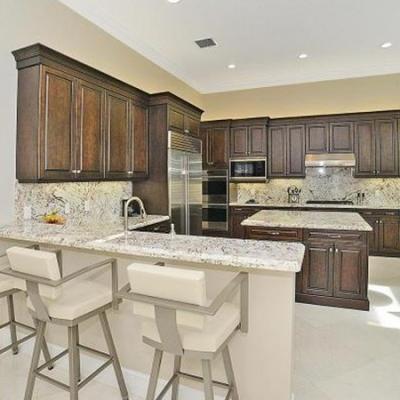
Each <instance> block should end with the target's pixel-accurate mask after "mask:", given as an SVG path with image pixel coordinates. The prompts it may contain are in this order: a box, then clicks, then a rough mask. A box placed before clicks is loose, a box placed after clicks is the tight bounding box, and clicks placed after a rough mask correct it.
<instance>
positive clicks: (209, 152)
mask: <svg viewBox="0 0 400 400" xmlns="http://www.w3.org/2000/svg"><path fill="white" fill-rule="evenodd" d="M229 131H230V127H229V121H228V122H226V123H225V122H223V121H217V122H215V123H214V124H213V123H212V122H211V123H208V122H207V123H204V124H202V128H201V138H202V142H203V168H204V169H208V170H211V169H227V168H228V164H229Z"/></svg>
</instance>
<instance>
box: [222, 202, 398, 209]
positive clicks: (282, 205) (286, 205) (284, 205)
mask: <svg viewBox="0 0 400 400" xmlns="http://www.w3.org/2000/svg"><path fill="white" fill-rule="evenodd" d="M229 205H230V206H231V207H264V208H268V207H271V208H329V209H335V208H344V209H346V208H348V209H360V210H400V205H394V204H390V205H389V204H379V205H357V204H306V203H294V204H292V203H239V202H232V203H229Z"/></svg>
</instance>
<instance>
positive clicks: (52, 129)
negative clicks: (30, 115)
mask: <svg viewBox="0 0 400 400" xmlns="http://www.w3.org/2000/svg"><path fill="white" fill-rule="evenodd" d="M76 84H77V82H76V80H75V79H74V78H73V77H71V76H69V75H67V74H65V73H62V72H59V71H57V70H53V69H52V68H48V67H43V70H42V80H41V85H42V87H41V95H42V100H41V121H40V122H41V123H40V177H39V178H40V179H42V180H55V181H57V180H71V179H74V178H75V177H76V174H74V173H73V170H75V169H76V168H75V151H74V148H75V118H76V112H75V110H76V100H75V92H76ZM31 150H32V151H36V150H35V149H31Z"/></svg>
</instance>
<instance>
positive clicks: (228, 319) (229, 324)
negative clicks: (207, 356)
mask: <svg viewBox="0 0 400 400" xmlns="http://www.w3.org/2000/svg"><path fill="white" fill-rule="evenodd" d="M239 324H240V309H239V307H238V306H237V305H235V304H232V303H225V304H223V305H222V307H221V308H220V309H219V310H218V312H217V313H216V314H215V315H214V316H212V317H209V316H208V317H205V318H204V326H203V328H202V329H201V330H200V329H193V328H191V327H188V326H185V325H180V324H179V323H178V332H179V335H180V338H181V343H182V348H183V350H186V351H198V352H212V353H214V352H216V351H217V350H218V349H219V348H220V347H221V346H222V344H223V343H224V342H225V341H226V340H227V339H228V338H229V337H230V336H231V335H232V332H234V331H235V330H236V328H237V327H238V325H239ZM142 335H143V336H144V337H147V338H149V339H151V340H153V341H155V342H161V338H160V334H159V331H158V328H157V324H156V323H155V321H144V322H143V324H142Z"/></svg>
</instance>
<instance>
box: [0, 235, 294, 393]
mask: <svg viewBox="0 0 400 400" xmlns="http://www.w3.org/2000/svg"><path fill="white" fill-rule="evenodd" d="M17 243H18V242H15V241H6V242H2V244H4V246H3V248H7V247H10V246H13V245H15V244H17ZM21 244H22V245H26V244H27V242H22V243H21ZM238 244H239V243H238ZM57 247H59V246H57ZM60 247H61V248H63V246H62V245H61V246H60ZM63 253H64V268H65V274H68V273H71V272H73V271H75V270H77V269H79V268H81V267H82V266H84V265H86V264H88V263H92V262H95V261H98V260H100V259H103V258H104V257H105V256H110V255H112V254H111V253H110V252H100V251H93V252H90V251H89V252H88V251H84V252H83V251H80V250H72V249H69V250H68V249H66V248H65V247H64V250H63ZM114 255H115V254H114ZM135 261H141V262H143V261H145V262H147V263H149V264H150V263H151V264H153V263H155V262H156V261H159V259H158V258H154V257H147V258H146V257H135V256H134V255H132V256H118V264H119V271H120V277H119V278H120V286H122V285H124V284H125V283H126V282H127V275H126V266H128V265H129V264H130V263H132V262H135ZM163 261H166V260H165V259H164V260H163ZM167 263H168V262H167ZM170 264H172V265H174V266H177V267H182V268H193V269H201V270H205V271H206V279H207V285H209V289H210V291H209V293H208V296H209V298H213V297H214V296H215V294H216V293H219V292H220V290H221V288H222V287H224V286H225V285H226V284H227V282H229V281H230V280H231V279H232V276H233V274H234V273H235V272H236V271H235V270H234V269H233V268H229V266H228V265H227V266H225V267H223V266H219V267H216V266H215V265H212V264H210V263H197V262H193V263H191V262H179V261H177V260H174V261H171V262H170ZM242 272H243V270H242ZM295 274H296V271H273V270H270V271H268V270H263V271H259V272H257V271H255V270H252V271H251V272H250V273H249V332H248V333H246V334H245V333H241V332H238V334H237V335H235V337H234V338H233V340H232V342H231V345H230V348H231V355H232V362H233V367H234V369H235V374H236V379H237V384H238V388H239V395H240V398H241V399H245V400H253V399H254V400H255V399H269V398H270V399H274V400H290V399H291V398H292V382H291V380H292V371H293V351H294V350H293V346H294V343H293V342H294V340H293V339H294V297H295ZM91 279H95V280H99V281H100V282H107V280H108V279H109V276H108V275H107V274H104V275H101V276H97V275H95V276H94V277H93V278H92V277H91ZM16 303H17V307H18V312H19V313H20V314H22V317H23V318H22V319H23V320H24V319H26V321H27V322H28V321H30V317H29V315H28V314H27V312H26V301H25V298H24V296H22V295H19V296H17V300H16ZM3 307H4V305H3V304H1V307H0V308H1V309H2V311H1V315H0V316H1V317H3V316H4V315H5V313H4V311H5V309H4V308H3ZM131 307H132V305H131V304H130V303H125V302H123V303H122V304H121V306H120V310H119V311H117V312H111V313H110V316H109V317H110V325H111V329H112V331H113V334H114V337H115V342H116V346H117V348H118V352H119V354H120V360H121V363H122V366H123V367H124V368H125V369H126V370H125V371H126V373H127V376H133V377H138V380H136V382H135V381H134V382H133V383H132V382H131V383H130V387H134V389H135V390H138V392H133V396H132V397H133V398H135V397H144V393H145V389H146V385H141V384H140V383H141V382H143V380H144V382H146V379H147V378H143V377H147V376H148V374H149V372H150V367H151V360H152V356H153V353H152V351H151V349H149V348H148V346H146V345H145V344H144V343H143V342H142V338H141V332H140V329H139V321H138V320H137V319H136V318H135V317H134V316H133V315H132V310H131ZM98 330H99V326H98V324H97V323H96V321H93V322H92V321H88V322H87V323H86V324H85V326H84V329H82V331H81V340H82V342H83V343H85V345H87V346H90V347H96V348H99V349H103V348H104V349H105V344H104V342H103V338H102V337H101V335H99V334H98ZM47 340H48V342H49V343H50V344H54V345H58V346H63V344H64V341H65V338H64V335H63V332H62V331H61V330H60V329H58V327H50V329H49V331H48V335H47ZM172 367H173V359H172V358H169V357H167V358H166V362H165V365H164V366H163V368H162V370H161V378H162V379H167V378H168V377H169V376H170V374H171V370H172ZM183 371H185V372H187V373H189V374H199V373H200V371H201V365H200V364H199V363H198V361H197V360H196V359H193V358H189V359H187V360H186V361H185V362H184V364H183ZM129 372H130V373H129ZM212 372H213V379H214V380H219V381H225V379H226V377H225V374H224V368H223V362H222V360H221V359H220V358H217V359H216V360H215V362H213V370H212ZM140 379H142V381H140ZM183 384H184V385H186V384H187V382H186V381H184V382H183ZM128 385H129V382H128ZM136 388H138V389H136ZM198 389H200V388H199V387H198V386H197V385H194V386H190V387H189V388H183V390H182V392H181V397H180V398H181V399H182V400H193V399H202V397H201V394H200V393H201V389H200V390H198ZM0 394H1V389H0ZM223 395H224V393H223V392H217V396H216V400H217V399H218V400H219V399H223V398H224V397H222V396H223ZM218 396H221V397H218ZM0 397H1V396H0ZM16 400H18V399H16Z"/></svg>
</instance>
